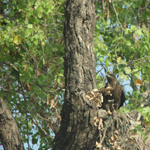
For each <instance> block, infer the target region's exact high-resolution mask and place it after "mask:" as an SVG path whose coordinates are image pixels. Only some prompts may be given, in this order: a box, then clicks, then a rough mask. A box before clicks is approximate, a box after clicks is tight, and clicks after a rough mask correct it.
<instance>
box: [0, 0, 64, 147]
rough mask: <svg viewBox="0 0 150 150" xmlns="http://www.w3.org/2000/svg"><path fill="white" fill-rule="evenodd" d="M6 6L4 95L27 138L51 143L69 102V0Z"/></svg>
mask: <svg viewBox="0 0 150 150" xmlns="http://www.w3.org/2000/svg"><path fill="white" fill-rule="evenodd" d="M2 6H3V7H2V10H1V11H3V12H4V14H1V15H0V17H1V18H2V19H1V23H0V49H1V51H0V60H1V64H0V65H1V68H0V70H1V73H0V78H1V81H0V85H1V95H2V97H3V98H4V99H5V101H6V102H7V103H8V105H9V108H10V109H11V110H12V113H13V114H14V117H15V119H16V121H17V123H18V126H19V128H20V131H21V133H22V135H23V139H24V142H27V143H29V140H31V139H32V140H31V141H32V144H39V147H40V149H43V148H44V146H45V145H46V148H48V147H51V146H50V144H49V143H50V142H51V141H52V139H53V136H54V134H53V131H52V129H51V124H52V122H56V123H57V120H58V121H59V110H60V108H61V104H62V100H63V87H64V77H63V56H64V49H63V47H64V46H63V45H64V43H63V32H62V31H63V20H64V0H59V1H53V0H45V1H43V0H41V1H39V0H32V1H27V0H24V1H19V0H13V1H3V3H2ZM56 95H57V98H56ZM56 100H57V103H56ZM50 135H51V136H50Z"/></svg>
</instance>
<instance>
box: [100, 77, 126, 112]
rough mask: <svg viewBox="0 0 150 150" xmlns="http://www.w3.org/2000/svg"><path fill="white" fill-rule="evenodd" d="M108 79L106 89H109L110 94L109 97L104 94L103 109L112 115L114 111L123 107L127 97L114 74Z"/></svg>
mask: <svg viewBox="0 0 150 150" xmlns="http://www.w3.org/2000/svg"><path fill="white" fill-rule="evenodd" d="M106 77H107V81H108V82H107V84H106V86H105V88H106V90H107V89H109V91H110V94H109V95H108V94H106V92H103V100H104V102H103V105H102V108H103V109H105V110H106V111H107V112H108V113H109V114H111V112H112V111H115V110H116V111H117V110H118V109H119V108H120V107H121V106H123V103H124V102H125V95H124V91H123V89H122V87H121V85H120V84H119V82H118V80H117V78H116V77H115V76H114V75H113V74H108V75H107V76H106ZM107 92H108V91H107Z"/></svg>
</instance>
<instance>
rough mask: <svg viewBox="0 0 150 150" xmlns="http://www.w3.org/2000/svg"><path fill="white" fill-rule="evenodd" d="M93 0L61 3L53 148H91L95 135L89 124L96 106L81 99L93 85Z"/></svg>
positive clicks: (64, 149) (94, 75) (62, 149)
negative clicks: (61, 91) (60, 89)
mask: <svg viewBox="0 0 150 150" xmlns="http://www.w3.org/2000/svg"><path fill="white" fill-rule="evenodd" d="M94 3H95V1H94V0H82V1H81V0H67V2H66V7H65V23H64V39H65V59H64V67H65V72H64V75H65V95H64V104H63V108H62V111H61V117H62V121H61V127H60V130H59V131H58V133H57V134H56V136H55V139H54V141H53V142H54V145H53V150H78V149H80V150H82V149H83V150H85V149H86V150H91V149H93V146H94V145H95V143H96V139H97V136H98V130H97V127H94V126H92V124H91V123H92V121H93V118H94V117H96V116H97V112H98V109H97V107H96V104H95V102H89V101H88V100H86V99H84V95H85V94H86V93H87V91H89V90H92V89H93V88H96V58H95V53H94V50H93V48H94V30H95V22H96V20H95V5H94Z"/></svg>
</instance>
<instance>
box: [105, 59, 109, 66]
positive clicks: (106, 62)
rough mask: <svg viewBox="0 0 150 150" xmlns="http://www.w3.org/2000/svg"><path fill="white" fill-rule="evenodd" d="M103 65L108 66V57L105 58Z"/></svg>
mask: <svg viewBox="0 0 150 150" xmlns="http://www.w3.org/2000/svg"><path fill="white" fill-rule="evenodd" d="M105 65H106V67H108V66H109V60H108V58H106V60H105Z"/></svg>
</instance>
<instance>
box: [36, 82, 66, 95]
mask: <svg viewBox="0 0 150 150" xmlns="http://www.w3.org/2000/svg"><path fill="white" fill-rule="evenodd" d="M36 85H37V86H38V87H40V88H41V89H42V90H43V91H44V92H45V93H49V94H51V93H55V92H58V91H60V90H63V89H64V88H58V89H56V90H54V91H46V90H45V89H44V88H43V87H42V86H41V85H40V84H36Z"/></svg>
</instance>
